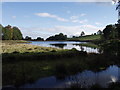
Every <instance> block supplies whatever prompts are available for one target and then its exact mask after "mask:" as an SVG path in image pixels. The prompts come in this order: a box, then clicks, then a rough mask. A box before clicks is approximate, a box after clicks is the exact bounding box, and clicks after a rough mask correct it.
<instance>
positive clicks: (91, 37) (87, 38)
mask: <svg viewBox="0 0 120 90" xmlns="http://www.w3.org/2000/svg"><path fill="white" fill-rule="evenodd" d="M100 38H101V35H86V36H82V37H75V38H68V40H69V41H95V40H100Z"/></svg>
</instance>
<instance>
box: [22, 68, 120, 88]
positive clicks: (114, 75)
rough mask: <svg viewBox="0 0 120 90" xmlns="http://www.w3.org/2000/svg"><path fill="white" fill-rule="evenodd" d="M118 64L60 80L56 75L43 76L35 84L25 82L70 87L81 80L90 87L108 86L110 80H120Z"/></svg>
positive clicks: (47, 86) (35, 85)
mask: <svg viewBox="0 0 120 90" xmlns="http://www.w3.org/2000/svg"><path fill="white" fill-rule="evenodd" d="M118 69H120V68H118V67H117V66H110V67H109V68H107V69H106V70H104V71H101V72H96V73H95V72H92V71H87V70H86V71H84V72H82V73H78V74H76V75H74V76H69V77H66V79H65V80H58V79H56V78H55V77H54V76H51V77H47V78H42V79H39V80H38V81H36V82H35V83H33V84H25V85H24V86H21V87H24V88H62V87H69V85H70V84H71V83H74V82H76V81H77V82H79V83H80V84H81V85H82V86H83V87H88V86H90V85H93V84H96V83H97V84H99V85H101V86H103V87H107V84H109V83H110V82H116V81H118V80H120V75H119V74H120V70H119V71H118Z"/></svg>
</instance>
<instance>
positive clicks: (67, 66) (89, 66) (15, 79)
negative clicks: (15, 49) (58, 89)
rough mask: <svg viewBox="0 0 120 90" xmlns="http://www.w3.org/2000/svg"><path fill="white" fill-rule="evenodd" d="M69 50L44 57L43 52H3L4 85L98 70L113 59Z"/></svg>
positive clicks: (21, 83)
mask: <svg viewBox="0 0 120 90" xmlns="http://www.w3.org/2000/svg"><path fill="white" fill-rule="evenodd" d="M69 52H71V54H70V53H69ZM69 52H68V51H66V52H64V53H63V52H59V53H57V54H56V52H51V55H50V54H47V53H45V54H44V55H43V57H42V54H37V53H36V54H30V53H26V54H22V53H19V54H18V53H11V54H3V63H2V75H3V78H2V79H3V86H4V85H15V86H19V85H23V84H24V83H30V82H34V81H35V80H37V79H39V78H43V77H47V76H53V75H55V76H56V77H57V78H63V77H64V76H68V75H72V74H76V73H77V72H82V71H83V70H93V71H95V72H96V71H100V70H102V69H101V68H107V67H108V66H109V65H111V63H112V62H111V61H112V60H113V59H112V58H111V57H109V58H108V57H107V58H104V57H105V56H104V55H99V54H87V55H85V56H84V55H83V54H78V55H77V54H76V51H69ZM67 53H68V54H67ZM77 53H79V52H77ZM73 54H74V55H73ZM67 55H68V56H67ZM42 58H43V59H42ZM110 59H111V60H110Z"/></svg>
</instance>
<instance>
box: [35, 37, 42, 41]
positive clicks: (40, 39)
mask: <svg viewBox="0 0 120 90" xmlns="http://www.w3.org/2000/svg"><path fill="white" fill-rule="evenodd" d="M36 40H39V41H44V39H43V38H41V37H37V39H36Z"/></svg>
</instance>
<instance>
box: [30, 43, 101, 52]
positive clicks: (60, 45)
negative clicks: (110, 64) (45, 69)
mask: <svg viewBox="0 0 120 90" xmlns="http://www.w3.org/2000/svg"><path fill="white" fill-rule="evenodd" d="M80 43H87V42H75V41H31V43H30V44H32V45H38V46H44V47H55V48H63V49H72V48H76V49H77V50H80V51H81V50H83V51H87V52H90V53H99V50H98V49H97V48H91V47H85V46H79V45H73V44H80Z"/></svg>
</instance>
